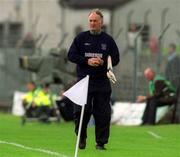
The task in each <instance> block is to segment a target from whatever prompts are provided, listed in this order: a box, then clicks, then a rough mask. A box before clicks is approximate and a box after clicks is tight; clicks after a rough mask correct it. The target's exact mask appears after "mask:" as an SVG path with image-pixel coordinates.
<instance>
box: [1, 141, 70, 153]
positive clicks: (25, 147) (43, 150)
mask: <svg viewBox="0 0 180 157" xmlns="http://www.w3.org/2000/svg"><path fill="white" fill-rule="evenodd" d="M0 144H7V145H11V146H15V147H19V148H22V149H26V150H32V151H36V152H41V153H45V154H49V155H53V156H57V157H69V156H67V155H64V154H60V153H58V152H53V151H50V150H46V149H41V148H33V147H28V146H25V145H22V144H18V143H14V142H7V141H1V140H0Z"/></svg>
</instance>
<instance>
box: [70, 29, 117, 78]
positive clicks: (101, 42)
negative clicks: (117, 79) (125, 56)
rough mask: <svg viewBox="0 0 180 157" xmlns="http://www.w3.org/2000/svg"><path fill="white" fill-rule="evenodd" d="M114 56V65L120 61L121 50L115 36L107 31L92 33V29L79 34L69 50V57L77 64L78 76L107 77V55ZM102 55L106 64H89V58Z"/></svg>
mask: <svg viewBox="0 0 180 157" xmlns="http://www.w3.org/2000/svg"><path fill="white" fill-rule="evenodd" d="M108 55H110V56H111V58H112V65H113V66H115V65H117V64H118V62H119V58H120V56H119V50H118V47H117V45H116V43H115V41H114V40H113V38H112V37H111V36H110V35H108V34H107V33H105V32H101V33H100V34H99V35H92V34H90V31H85V32H82V33H80V34H78V35H77V36H76V37H75V39H74V41H73V43H72V45H71V46H70V49H69V52H68V59H69V60H70V61H71V62H73V63H76V64H77V76H78V77H79V78H82V77H85V76H86V75H90V77H95V78H96V77H101V78H103V77H106V72H107V56H108ZM92 57H100V58H101V59H103V61H104V64H103V65H102V66H98V67H92V66H89V65H88V64H87V60H88V58H92Z"/></svg>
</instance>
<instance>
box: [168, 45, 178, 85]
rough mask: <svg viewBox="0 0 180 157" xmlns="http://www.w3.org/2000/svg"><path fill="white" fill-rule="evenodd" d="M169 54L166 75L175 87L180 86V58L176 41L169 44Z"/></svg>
mask: <svg viewBox="0 0 180 157" xmlns="http://www.w3.org/2000/svg"><path fill="white" fill-rule="evenodd" d="M168 54H169V56H168V59H167V65H166V69H165V76H166V78H167V79H168V80H169V81H171V82H172V84H173V85H174V86H175V87H177V88H180V58H179V57H178V55H177V53H176V45H175V44H174V43H171V44H169V47H168Z"/></svg>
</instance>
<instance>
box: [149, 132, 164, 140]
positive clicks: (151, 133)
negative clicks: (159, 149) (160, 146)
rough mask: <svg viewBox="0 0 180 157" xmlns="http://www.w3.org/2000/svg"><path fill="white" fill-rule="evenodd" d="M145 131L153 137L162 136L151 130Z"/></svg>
mask: <svg viewBox="0 0 180 157" xmlns="http://www.w3.org/2000/svg"><path fill="white" fill-rule="evenodd" d="M147 133H148V134H150V135H152V136H153V137H154V138H158V139H160V138H162V137H161V136H159V135H158V134H156V133H154V132H152V131H147Z"/></svg>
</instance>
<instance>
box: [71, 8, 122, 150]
mask: <svg viewBox="0 0 180 157" xmlns="http://www.w3.org/2000/svg"><path fill="white" fill-rule="evenodd" d="M88 22H89V30H88V31H85V32H81V33H80V34H78V35H77V36H76V37H75V39H74V41H73V43H72V45H71V47H70V49H69V52H68V58H69V60H70V61H71V62H73V63H75V64H76V65H77V77H78V80H80V79H82V78H84V77H85V76H86V75H89V76H90V80H89V89H88V100H87V104H86V106H85V114H84V119H83V124H82V131H81V136H80V144H79V148H80V149H85V147H86V138H87V124H88V122H89V120H90V116H91V114H93V116H94V119H95V134H96V149H98V150H104V149H105V147H104V145H105V144H106V143H107V142H108V138H109V131H110V119H111V107H110V95H111V85H110V81H109V79H108V77H107V58H108V56H111V58H112V65H113V66H115V65H117V64H118V62H119V50H118V47H117V45H116V43H115V41H114V40H113V38H112V37H111V36H110V35H108V34H107V33H105V32H103V31H102V29H101V28H102V26H103V14H102V13H101V12H100V10H98V9H96V10H93V11H91V12H90V13H89V16H88ZM80 111H81V107H80V106H77V105H76V106H75V111H74V113H75V132H76V134H77V133H78V127H79V120H80Z"/></svg>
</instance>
